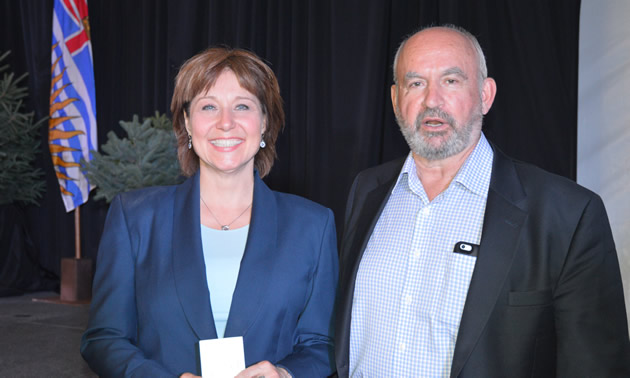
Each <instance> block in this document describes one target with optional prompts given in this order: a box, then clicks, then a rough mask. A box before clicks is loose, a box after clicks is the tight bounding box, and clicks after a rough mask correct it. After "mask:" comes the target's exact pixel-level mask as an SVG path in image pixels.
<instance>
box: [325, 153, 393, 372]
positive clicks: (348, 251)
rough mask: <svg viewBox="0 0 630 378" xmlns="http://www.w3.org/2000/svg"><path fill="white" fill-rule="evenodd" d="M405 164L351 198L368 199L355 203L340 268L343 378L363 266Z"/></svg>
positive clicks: (338, 330) (338, 329) (339, 326)
mask: <svg viewBox="0 0 630 378" xmlns="http://www.w3.org/2000/svg"><path fill="white" fill-rule="evenodd" d="M403 163H404V159H402V160H401V161H400V162H396V163H395V164H393V166H395V169H393V167H392V166H387V167H386V168H385V169H384V170H383V175H381V176H380V177H377V178H376V179H375V182H368V183H363V182H361V183H359V184H357V185H361V187H357V188H353V191H351V193H350V196H353V195H354V194H355V193H354V192H355V191H356V192H357V193H361V192H367V193H366V194H365V199H362V200H357V199H355V200H356V201H357V203H356V204H355V207H356V208H357V209H360V210H359V214H358V215H356V216H355V215H354V214H351V218H350V220H349V222H348V224H347V225H346V227H347V229H345V230H344V240H343V244H342V246H341V261H340V267H341V269H342V270H341V271H340V282H339V287H340V288H342V290H340V291H339V293H338V296H339V298H338V306H339V308H338V309H337V311H338V313H339V314H340V316H339V320H340V321H338V322H337V323H336V329H335V333H336V337H335V340H336V343H337V345H336V346H335V348H336V349H337V350H339V351H340V352H339V353H337V359H338V361H337V366H338V368H339V371H338V375H339V376H340V377H347V376H348V365H349V351H350V321H351V315H352V300H353V297H354V285H355V280H356V275H357V271H358V269H359V264H360V263H361V258H362V256H363V252H364V251H365V248H366V246H367V243H368V242H369V240H370V237H371V236H372V231H373V230H374V227H375V226H376V222H378V219H379V217H380V215H381V212H382V211H383V209H384V208H385V205H386V204H387V200H388V199H389V195H390V193H391V190H392V187H393V186H394V184H395V183H396V179H397V178H398V175H399V173H400V169H401V166H402V164H403Z"/></svg>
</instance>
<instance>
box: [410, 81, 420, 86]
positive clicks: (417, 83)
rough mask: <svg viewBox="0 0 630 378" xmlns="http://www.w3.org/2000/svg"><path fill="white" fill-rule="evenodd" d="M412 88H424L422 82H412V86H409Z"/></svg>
mask: <svg viewBox="0 0 630 378" xmlns="http://www.w3.org/2000/svg"><path fill="white" fill-rule="evenodd" d="M409 86H410V87H420V86H422V82H421V81H412V82H411V84H409Z"/></svg>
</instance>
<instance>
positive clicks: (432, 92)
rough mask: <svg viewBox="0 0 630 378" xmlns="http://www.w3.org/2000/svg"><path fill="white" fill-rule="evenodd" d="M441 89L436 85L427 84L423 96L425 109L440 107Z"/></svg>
mask: <svg viewBox="0 0 630 378" xmlns="http://www.w3.org/2000/svg"><path fill="white" fill-rule="evenodd" d="M442 101H443V98H442V89H441V88H440V87H439V85H437V84H429V85H428V86H427V89H426V95H425V96H424V106H425V107H427V108H439V107H440V106H441V105H442Z"/></svg>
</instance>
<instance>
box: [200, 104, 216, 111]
mask: <svg viewBox="0 0 630 378" xmlns="http://www.w3.org/2000/svg"><path fill="white" fill-rule="evenodd" d="M214 109H216V108H215V107H214V105H209V104H208V105H204V106H203V107H201V110H214Z"/></svg>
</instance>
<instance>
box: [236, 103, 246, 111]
mask: <svg viewBox="0 0 630 378" xmlns="http://www.w3.org/2000/svg"><path fill="white" fill-rule="evenodd" d="M236 110H249V106H247V105H245V104H239V105H236Z"/></svg>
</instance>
